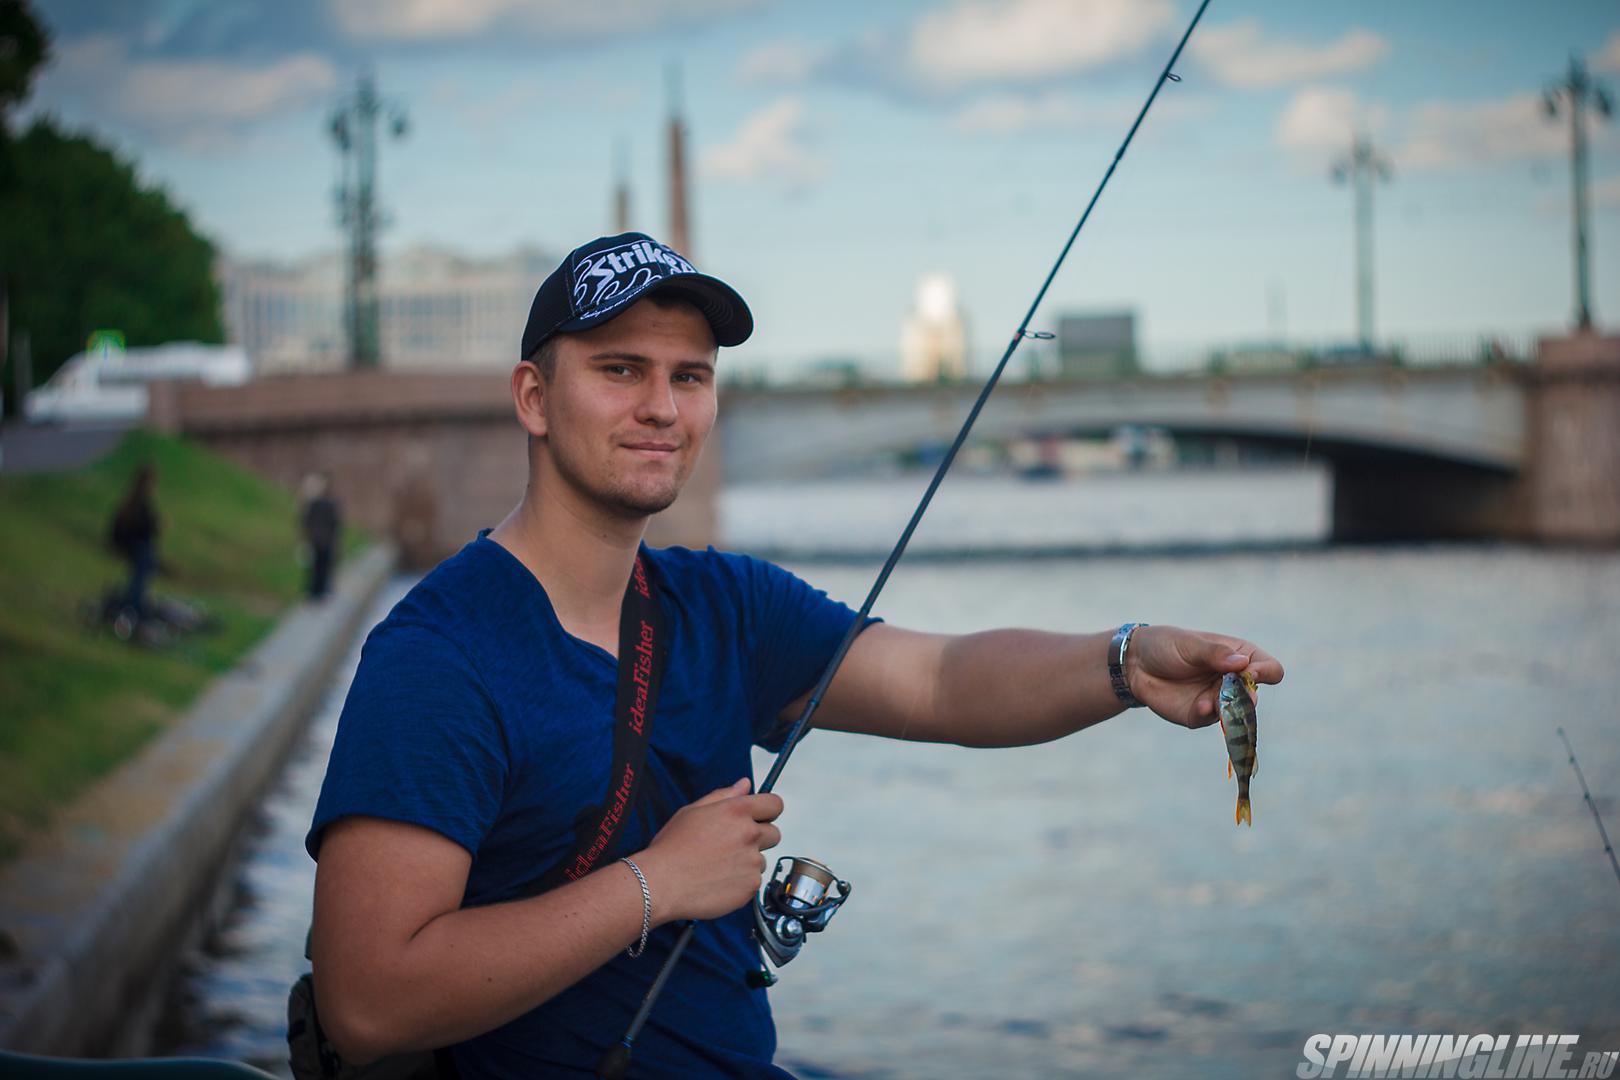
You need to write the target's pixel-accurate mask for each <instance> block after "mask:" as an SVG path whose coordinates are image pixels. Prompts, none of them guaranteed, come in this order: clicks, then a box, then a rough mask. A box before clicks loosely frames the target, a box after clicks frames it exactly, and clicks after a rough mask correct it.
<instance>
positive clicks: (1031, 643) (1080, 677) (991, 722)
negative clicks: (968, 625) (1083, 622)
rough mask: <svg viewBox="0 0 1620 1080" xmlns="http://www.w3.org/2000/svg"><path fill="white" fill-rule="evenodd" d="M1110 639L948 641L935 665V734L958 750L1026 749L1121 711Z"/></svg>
mask: <svg viewBox="0 0 1620 1080" xmlns="http://www.w3.org/2000/svg"><path fill="white" fill-rule="evenodd" d="M1112 636H1113V635H1112V632H1111V631H1104V632H1102V633H1096V634H1052V633H1045V632H1042V631H1039V630H988V631H985V632H983V633H978V634H965V635H962V636H960V637H956V638H953V639H951V641H950V642H949V644H947V645H946V646H945V650H944V653H943V655H942V656H941V658H940V672H939V677H938V684H937V685H938V686H939V696H938V700H937V701H936V702H935V709H936V711H937V715H938V724H939V730H940V731H941V732H942V733H943V734H944V736H945V738H947V739H949V741H951V742H955V743H960V744H962V745H963V746H1026V745H1029V744H1032V743H1040V742H1046V741H1048V740H1051V739H1056V738H1061V737H1062V736H1064V735H1068V734H1071V733H1073V732H1076V731H1079V730H1080V729H1081V728H1084V727H1089V726H1090V725H1092V724H1095V723H1097V722H1098V721H1100V720H1106V719H1108V718H1109V717H1110V716H1113V715H1115V714H1116V713H1118V712H1120V711H1121V705H1120V702H1119V699H1118V698H1117V697H1115V696H1114V690H1113V686H1112V684H1111V683H1110V682H1109V679H1108V659H1107V653H1108V643H1109V640H1110V639H1111V637H1112Z"/></svg>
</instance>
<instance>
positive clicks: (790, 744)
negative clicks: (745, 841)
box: [596, 0, 1209, 1080]
mask: <svg viewBox="0 0 1620 1080" xmlns="http://www.w3.org/2000/svg"><path fill="white" fill-rule="evenodd" d="M1207 7H1209V0H1203V2H1202V3H1201V4H1199V5H1198V10H1197V11H1196V12H1195V13H1194V14H1193V17H1192V22H1190V23H1188V24H1187V31H1186V33H1184V34H1182V35H1181V40H1180V41H1179V42H1178V43H1177V44H1176V50H1175V52H1173V53H1171V54H1170V60H1169V62H1168V63H1166V64H1165V65H1164V70H1163V71H1162V72H1160V73H1159V79H1158V81H1157V82H1156V83H1154V84H1153V92H1152V93H1150V94H1149V95H1148V98H1147V101H1145V102H1144V103H1143V104H1142V110H1141V112H1139V113H1137V114H1136V120H1135V122H1134V123H1132V124H1131V129H1130V131H1128V132H1127V133H1126V135H1125V141H1124V142H1122V143H1120V144H1119V150H1117V151H1116V152H1115V154H1114V159H1113V161H1111V162H1109V164H1108V171H1107V172H1105V173H1104V174H1103V178H1102V181H1101V182H1100V183H1098V185H1097V190H1096V191H1094V192H1092V195H1091V201H1090V202H1088V203H1086V209H1085V212H1084V213H1082V214H1081V215H1080V220H1079V221H1078V222H1077V223H1076V224H1075V226H1074V231H1073V232H1071V233H1070V234H1069V239H1068V242H1067V243H1065V244H1064V245H1063V250H1062V251H1060V252H1059V253H1058V257H1057V261H1056V262H1054V263H1053V264H1052V269H1051V270H1050V271H1048V272H1047V275H1046V280H1045V281H1043V282H1042V283H1041V287H1040V291H1038V292H1037V293H1036V294H1035V299H1034V300H1033V301H1032V302H1031V303H1030V305H1029V310H1028V311H1026V312H1025V313H1024V318H1023V321H1022V322H1020V323H1019V324H1018V329H1017V330H1015V331H1013V336H1012V340H1011V341H1009V342H1007V348H1006V351H1004V352H1003V353H1002V354H1001V360H1000V361H999V362H998V363H997V364H996V367H995V370H994V371H992V372H991V373H990V378H989V379H987V380H986V381H985V384H984V389H982V390H980V391H979V396H978V399H977V400H976V401H974V403H973V408H972V409H970V410H969V411H968V415H967V419H966V420H964V421H963V422H962V427H961V430H959V431H958V432H957V433H956V438H955V440H954V441H952V443H951V447H950V449H949V450H947V451H946V453H945V457H944V458H943V459H941V461H940V463H939V468H937V469H935V470H934V478H933V479H932V480H930V481H929V483H928V490H927V491H925V492H923V497H922V500H921V501H920V502H919V503H918V504H917V509H916V510H914V511H913V512H912V514H911V520H910V521H908V522H907V523H906V528H905V531H904V532H902V533H901V534H900V539H899V540H898V541H897V542H896V543H895V545H894V550H893V551H891V552H889V557H888V559H887V560H885V561H884V563H883V569H882V570H881V571H879V573H878V576H877V580H876V581H875V582H873V583H872V589H871V591H870V592H868V593H867V594H866V600H865V601H864V602H863V603H862V604H861V609H860V612H859V613H858V614H857V615H856V617H855V620H854V621H853V622H851V623H850V625H849V629H848V630H847V631H845V633H844V637H843V640H842V641H840V642H839V643H838V649H837V651H835V652H834V653H833V655H832V659H831V660H829V661H828V662H827V667H826V669H825V670H824V671H822V673H821V678H819V679H817V680H816V685H815V688H814V689H813V690H812V691H811V692H810V697H809V699H808V700H807V701H806V702H805V703H804V710H803V711H802V712H800V713H799V718H798V720H796V721H795V722H794V724H793V728H792V730H791V731H790V732H789V734H788V739H787V743H786V744H785V745H784V746H783V747H782V752H781V753H780V754H778V755H777V757H776V762H775V764H773V765H772V766H771V771H770V772H769V773H768V774H766V777H765V781H764V783H762V784H760V785H759V793H760V794H764V793H765V792H767V791H770V790H772V789H773V788H775V787H776V781H777V779H778V778H779V777H780V776H781V775H782V770H783V769H784V768H785V767H786V766H787V763H788V758H789V757H791V756H792V754H793V748H794V747H795V746H797V745H798V744H799V741H800V740H801V739H803V738H804V736H805V734H806V733H807V732H808V731H809V730H810V721H811V719H812V718H813V717H814V716H815V715H816V710H817V709H819V708H820V707H821V699H822V696H823V695H824V694H826V692H827V687H828V686H830V685H831V684H832V681H833V676H835V675H837V674H838V668H839V665H841V664H842V663H843V662H844V656H845V655H846V654H847V653H848V652H849V647H850V646H851V645H852V644H854V642H855V636H856V635H857V634H859V633H860V632H861V630H862V629H863V628H864V626H865V623H866V617H867V615H869V614H870V613H871V611H872V605H873V604H875V603H876V602H877V598H878V594H879V593H881V592H882V591H883V586H884V585H885V584H887V582H888V580H889V575H890V574H891V573H893V572H894V568H895V564H897V563H898V562H899V561H900V556H901V555H903V554H905V550H906V545H907V544H909V543H910V542H911V534H912V533H914V532H916V531H917V524H918V523H919V522H920V521H922V516H923V514H924V513H925V512H926V511H927V510H928V504H929V503H930V502H932V501H933V499H934V492H936V491H938V490H939V485H940V482H941V481H943V480H944V479H945V474H946V472H948V471H949V470H950V467H951V463H952V462H953V461H955V460H956V454H957V451H959V450H961V449H962V444H963V443H964V442H966V441H967V437H968V432H969V431H971V430H972V429H973V424H974V422H975V421H976V420H978V418H979V413H980V412H981V411H983V409H984V404H985V402H986V401H988V400H989V399H990V394H991V392H992V391H993V390H995V388H996V383H997V382H999V381H1000V380H1001V373H1002V372H1003V371H1005V370H1006V368H1007V361H1009V360H1011V359H1012V355H1013V353H1014V352H1015V351H1017V349H1018V345H1019V343H1020V342H1022V341H1023V340H1024V338H1025V337H1028V336H1029V323H1030V320H1031V319H1033V318H1034V317H1035V311H1036V309H1038V308H1039V307H1040V306H1041V301H1042V300H1044V299H1046V293H1047V290H1048V289H1050V288H1051V287H1052V281H1053V279H1055V278H1056V277H1057V273H1058V270H1059V269H1060V268H1061V267H1062V266H1063V261H1064V260H1065V259H1067V258H1068V257H1069V250H1070V249H1071V248H1073V247H1074V242H1075V241H1076V240H1077V239H1079V237H1080V230H1081V229H1083V228H1085V226H1086V221H1087V219H1089V218H1090V217H1091V211H1092V209H1093V208H1094V207H1095V206H1096V205H1097V200H1098V199H1099V198H1100V197H1101V196H1102V193H1103V189H1104V188H1105V187H1107V186H1108V181H1109V179H1110V178H1111V177H1112V176H1113V175H1114V170H1115V169H1116V168H1117V167H1118V166H1119V163H1120V159H1122V158H1123V157H1124V156H1125V151H1126V150H1127V149H1128V148H1129V147H1130V145H1131V140H1132V139H1134V138H1135V137H1136V130H1137V128H1139V127H1141V126H1142V120H1143V119H1144V118H1145V117H1146V116H1147V113H1148V109H1150V108H1152V107H1153V101H1154V99H1155V98H1157V97H1158V96H1159V91H1160V90H1162V89H1163V88H1164V84H1165V83H1166V82H1180V81H1181V77H1180V76H1179V75H1175V74H1173V73H1172V70H1173V69H1174V68H1175V66H1176V61H1177V60H1179V59H1180V58H1181V52H1182V50H1183V49H1185V48H1186V47H1187V41H1188V39H1189V38H1191V37H1192V32H1193V29H1194V28H1195V27H1197V25H1198V20H1200V19H1202V18H1203V17H1204V9H1205V8H1207ZM696 927H697V923H696V922H691V921H689V922H687V923H685V924H684V925H683V926H682V927H681V934H680V937H679V938H677V939H676V941H675V945H674V947H673V948H671V949H670V952H669V957H668V958H667V959H666V960H665V961H664V966H663V967H662V968H660V969H659V971H658V975H657V977H656V978H654V979H653V982H652V985H651V986H650V987H648V988H647V996H646V997H644V998H642V1000H641V1007H640V1008H639V1009H637V1010H636V1015H635V1017H634V1018H633V1019H631V1021H630V1026H629V1027H628V1028H626V1029H625V1032H624V1035H623V1037H622V1038H620V1040H619V1042H618V1044H617V1045H615V1046H612V1047H610V1048H609V1049H608V1051H607V1052H606V1053H605V1054H603V1055H602V1059H601V1060H600V1061H599V1062H597V1065H596V1072H597V1075H598V1076H600V1077H603V1078H604V1080H619V1078H621V1077H623V1076H624V1074H625V1071H626V1070H627V1069H628V1068H629V1067H630V1054H631V1047H632V1046H633V1045H634V1044H635V1041H636V1036H637V1035H639V1034H641V1028H642V1025H643V1024H645V1023H646V1022H647V1017H648V1015H649V1014H650V1013H651V1012H652V1007H653V1004H654V1003H655V1002H656V1001H657V1000H658V995H659V994H660V993H662V992H663V989H664V984H665V983H666V982H668V981H669V976H670V973H671V972H672V971H673V970H674V969H675V965H676V964H678V963H680V959H681V954H682V953H683V952H685V951H686V946H687V945H688V944H689V943H690V942H691V940H692V933H693V931H694V930H695V929H696Z"/></svg>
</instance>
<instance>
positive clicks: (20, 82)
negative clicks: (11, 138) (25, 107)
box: [0, 0, 51, 137]
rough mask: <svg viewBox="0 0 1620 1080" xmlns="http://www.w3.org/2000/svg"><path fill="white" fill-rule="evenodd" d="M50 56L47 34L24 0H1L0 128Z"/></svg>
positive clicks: (24, 96)
mask: <svg viewBox="0 0 1620 1080" xmlns="http://www.w3.org/2000/svg"><path fill="white" fill-rule="evenodd" d="M50 57H51V42H50V37H49V36H48V35H47V34H46V32H45V27H44V26H42V25H40V21H39V20H38V19H36V18H35V17H34V13H33V11H32V10H30V8H29V5H28V3H27V0H0V129H3V128H4V126H5V120H6V114H7V113H8V112H10V111H11V107H12V106H13V105H16V104H17V103H19V102H21V101H22V100H23V99H25V98H27V97H28V89H29V87H30V86H32V85H33V83H34V74H35V73H36V72H38V71H39V69H40V68H41V67H44V66H45V62H46V61H47V60H49V59H50ZM3 135H4V132H3V131H0V137H3Z"/></svg>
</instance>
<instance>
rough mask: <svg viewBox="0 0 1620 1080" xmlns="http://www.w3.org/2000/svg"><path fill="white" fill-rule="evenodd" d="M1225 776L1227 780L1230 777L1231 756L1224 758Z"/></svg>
mask: <svg viewBox="0 0 1620 1080" xmlns="http://www.w3.org/2000/svg"><path fill="white" fill-rule="evenodd" d="M1226 778H1227V779H1228V780H1230V779H1232V759H1231V758H1227V759H1226Z"/></svg>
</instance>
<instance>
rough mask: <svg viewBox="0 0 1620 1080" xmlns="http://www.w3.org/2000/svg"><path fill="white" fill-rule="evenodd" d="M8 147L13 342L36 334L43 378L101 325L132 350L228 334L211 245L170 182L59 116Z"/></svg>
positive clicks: (2, 256) (1, 217) (37, 373)
mask: <svg viewBox="0 0 1620 1080" xmlns="http://www.w3.org/2000/svg"><path fill="white" fill-rule="evenodd" d="M10 153H11V158H12V172H13V176H12V182H11V183H10V184H9V185H6V186H5V187H4V188H0V221H4V222H5V228H4V229H3V230H0V275H4V277H5V278H6V279H8V280H9V282H10V287H11V326H12V334H13V342H15V338H16V333H17V331H21V330H26V331H28V333H29V334H30V336H31V339H32V342H33V357H34V360H33V372H34V382H35V384H36V385H38V384H39V383H42V382H44V381H45V380H46V379H47V378H49V377H50V375H51V374H52V373H53V372H54V371H55V370H56V369H57V368H58V367H60V366H61V365H62V363H63V362H64V361H65V360H67V359H68V358H69V357H71V356H72V355H73V354H74V353H77V352H79V351H80V350H81V349H83V348H84V345H85V340H86V338H87V337H88V336H89V334H90V332H91V331H92V330H95V329H98V328H101V327H112V328H116V329H119V330H122V331H123V332H124V336H125V338H126V340H127V341H128V343H129V344H130V345H131V346H141V345H161V344H163V343H164V342H168V341H202V342H211V343H217V342H220V341H222V340H223V339H224V328H223V326H222V324H221V322H220V306H219V288H218V286H217V285H216V284H215V282H214V276H213V264H214V248H213V245H212V244H210V243H209V242H208V241H207V240H206V239H204V238H203V237H201V236H199V235H198V234H197V233H195V232H194V231H193V230H192V228H191V224H190V222H189V221H187V219H186V216H185V214H184V213H182V212H181V211H180V210H178V209H176V208H175V207H174V205H173V204H171V203H170V202H169V198H168V196H167V195H165V194H164V193H163V191H162V190H161V189H157V188H150V187H144V186H142V185H141V183H140V180H139V178H138V177H137V176H136V175H135V169H134V167H133V166H132V165H131V164H129V163H128V162H126V161H124V160H122V159H121V158H119V157H118V156H117V155H116V154H114V153H113V152H112V151H110V150H108V149H106V148H105V147H103V146H101V145H100V144H99V143H97V142H96V141H95V140H94V139H92V138H90V137H88V136H85V135H73V134H69V133H66V132H63V131H61V130H59V129H58V128H57V127H56V126H55V124H54V123H52V122H51V121H50V120H49V119H41V120H38V121H36V122H35V123H34V124H33V125H32V126H31V127H30V128H29V129H28V131H27V132H26V133H24V134H23V135H22V136H21V137H20V138H18V139H16V140H15V141H13V142H12V143H11V147H10ZM8 388H9V387H8Z"/></svg>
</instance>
